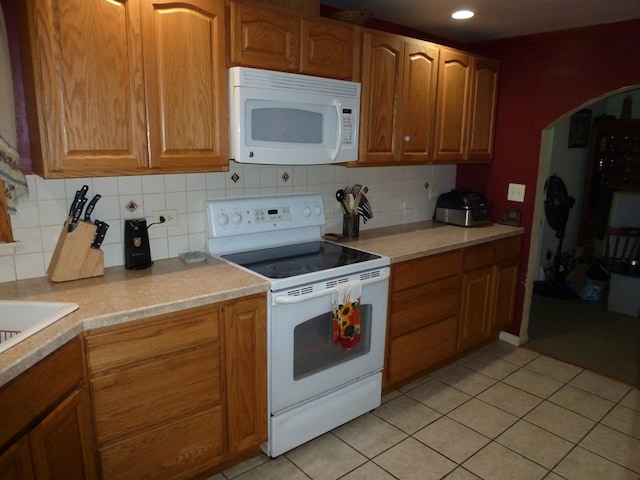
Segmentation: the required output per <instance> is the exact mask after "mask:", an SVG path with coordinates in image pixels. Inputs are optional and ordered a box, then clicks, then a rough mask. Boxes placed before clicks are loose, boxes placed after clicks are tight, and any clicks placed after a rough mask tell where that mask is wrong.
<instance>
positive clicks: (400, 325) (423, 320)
mask: <svg viewBox="0 0 640 480" xmlns="http://www.w3.org/2000/svg"><path fill="white" fill-rule="evenodd" d="M460 287H461V281H460V275H456V276H453V277H449V278H447V279H444V280H439V281H436V282H430V283H426V284H424V285H421V286H419V287H414V288H409V289H407V290H402V291H399V292H394V293H393V295H392V296H391V312H392V313H391V318H390V322H391V326H390V328H389V335H390V337H391V338H397V337H399V336H401V335H406V334H411V332H412V331H414V330H417V329H419V328H422V327H425V326H427V325H430V324H432V323H435V322H439V321H441V320H443V319H445V318H447V317H455V316H457V315H458V310H459V309H460Z"/></svg>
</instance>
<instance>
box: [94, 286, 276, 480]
mask: <svg viewBox="0 0 640 480" xmlns="http://www.w3.org/2000/svg"><path fill="white" fill-rule="evenodd" d="M85 343H86V356H87V365H88V368H89V374H90V381H89V384H90V387H91V395H92V399H93V406H94V421H95V427H96V439H97V445H98V457H99V463H100V466H101V469H102V474H103V477H104V478H105V479H106V478H108V479H139V478H158V479H183V478H185V479H186V478H193V477H196V476H198V475H201V474H204V473H209V472H214V471H216V469H220V468H221V467H222V466H223V465H225V462H229V461H231V460H232V459H234V458H237V457H239V456H241V455H243V454H246V453H247V452H252V453H253V454H255V453H257V451H258V449H259V445H260V443H262V442H264V441H265V440H266V438H267V398H266V385H267V378H266V376H267V374H266V344H267V340H266V299H265V296H264V295H256V296H253V297H247V298H245V299H241V300H238V301H231V302H225V303H221V304H215V305H208V306H204V307H197V308H192V309H188V310H184V311H181V312H175V313H171V314H165V315H160V316H158V317H153V318H149V319H144V320H140V321H135V322H128V323H125V324H122V325H116V326H111V327H105V328H101V329H96V330H92V331H89V332H87V334H86V339H85Z"/></svg>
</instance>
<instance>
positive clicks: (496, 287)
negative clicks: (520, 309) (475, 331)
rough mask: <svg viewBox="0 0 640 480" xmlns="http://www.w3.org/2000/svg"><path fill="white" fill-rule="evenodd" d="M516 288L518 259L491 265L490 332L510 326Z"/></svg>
mask: <svg viewBox="0 0 640 480" xmlns="http://www.w3.org/2000/svg"><path fill="white" fill-rule="evenodd" d="M517 288H518V259H514V260H511V261H509V262H504V263H501V264H498V265H495V266H494V267H493V292H494V294H493V297H494V298H493V313H492V315H491V324H490V328H489V330H490V332H491V333H496V332H499V331H500V330H504V329H506V328H509V326H511V322H512V321H513V310H514V306H515V303H516V302H515V300H516V290H517Z"/></svg>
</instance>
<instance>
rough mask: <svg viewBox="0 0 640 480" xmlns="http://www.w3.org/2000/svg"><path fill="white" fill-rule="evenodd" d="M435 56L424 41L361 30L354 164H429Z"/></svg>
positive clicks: (434, 87)
mask: <svg viewBox="0 0 640 480" xmlns="http://www.w3.org/2000/svg"><path fill="white" fill-rule="evenodd" d="M438 54H439V48H438V46H437V45H434V44H431V43H428V42H423V41H420V40H415V39H411V38H406V37H401V36H398V35H393V34H389V33H384V32H379V31H375V30H365V31H364V32H363V42H362V102H361V119H360V159H359V161H358V165H396V164H412V163H428V162H429V161H430V160H431V153H432V135H433V125H434V113H435V101H436V81H437V63H438Z"/></svg>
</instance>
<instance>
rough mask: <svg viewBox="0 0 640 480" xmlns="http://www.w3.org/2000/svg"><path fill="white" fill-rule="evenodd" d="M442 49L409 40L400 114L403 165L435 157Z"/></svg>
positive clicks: (406, 43)
mask: <svg viewBox="0 0 640 480" xmlns="http://www.w3.org/2000/svg"><path fill="white" fill-rule="evenodd" d="M439 50H440V49H439V48H438V46H437V45H434V44H431V43H427V42H422V41H419V40H409V39H407V40H406V41H405V50H404V55H403V56H404V69H403V84H402V105H401V108H400V109H399V111H398V112H397V113H398V115H399V116H400V120H399V122H398V123H399V125H400V131H399V132H398V135H397V140H398V143H399V145H398V150H399V152H400V157H399V160H401V161H402V162H403V163H427V162H428V161H430V160H431V156H432V154H433V147H432V145H433V129H434V125H435V108H436V84H437V80H438V75H437V73H438V54H439Z"/></svg>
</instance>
